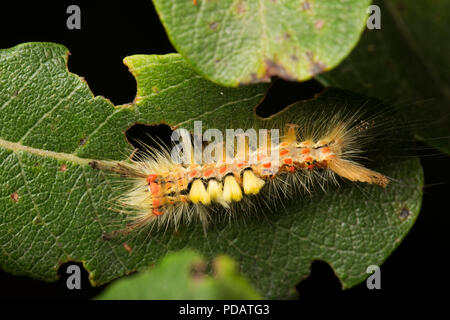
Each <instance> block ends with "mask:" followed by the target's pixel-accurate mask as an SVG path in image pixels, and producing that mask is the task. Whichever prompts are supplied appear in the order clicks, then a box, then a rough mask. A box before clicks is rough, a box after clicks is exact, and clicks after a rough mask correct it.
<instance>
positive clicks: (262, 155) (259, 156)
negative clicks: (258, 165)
mask: <svg viewBox="0 0 450 320" xmlns="http://www.w3.org/2000/svg"><path fill="white" fill-rule="evenodd" d="M265 157H266V156H265V155H264V154H258V156H257V159H258V161H261V160H262V159H264V158H265Z"/></svg>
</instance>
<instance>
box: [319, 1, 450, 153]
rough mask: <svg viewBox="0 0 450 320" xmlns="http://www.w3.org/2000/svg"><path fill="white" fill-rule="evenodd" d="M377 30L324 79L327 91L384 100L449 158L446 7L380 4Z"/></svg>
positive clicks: (439, 3)
mask: <svg viewBox="0 0 450 320" xmlns="http://www.w3.org/2000/svg"><path fill="white" fill-rule="evenodd" d="M375 4H376V5H378V6H379V7H380V11H381V13H382V20H381V30H366V32H365V33H364V34H363V36H362V38H361V41H360V42H359V43H358V46H357V47H356V48H355V50H354V51H353V52H352V53H351V54H350V55H349V57H348V58H347V59H346V60H344V62H343V63H342V64H341V65H339V66H338V67H337V68H336V69H334V70H333V71H331V72H329V73H325V74H322V75H320V76H318V78H317V79H318V80H319V81H320V82H321V83H323V84H324V85H326V86H333V87H340V88H345V89H348V90H352V91H354V92H359V93H362V94H365V95H368V96H374V97H377V98H379V99H384V100H385V101H387V102H389V103H390V104H392V105H396V106H399V107H401V108H402V111H403V113H404V114H405V115H407V116H409V117H410V118H411V120H413V121H414V122H417V121H420V122H421V123H419V124H417V123H415V127H416V134H417V137H418V138H419V139H420V140H423V141H425V142H426V143H428V144H430V145H432V146H434V147H436V148H439V149H440V150H442V151H443V152H446V153H447V154H450V114H449V112H448V106H449V103H450V90H449V84H450V82H449V81H450V77H449V72H448V70H449V69H450V58H449V55H448V52H449V50H450V41H449V33H448V21H449V20H450V1H408V0H382V1H381V0H379V1H376V2H375Z"/></svg>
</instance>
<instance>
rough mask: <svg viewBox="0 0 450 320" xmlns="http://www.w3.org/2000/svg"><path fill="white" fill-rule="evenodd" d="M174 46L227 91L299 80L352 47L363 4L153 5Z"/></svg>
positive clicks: (292, 0)
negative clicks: (273, 81)
mask: <svg viewBox="0 0 450 320" xmlns="http://www.w3.org/2000/svg"><path fill="white" fill-rule="evenodd" d="M153 3H154V4H155V7H156V10H157V12H158V14H159V17H160V19H161V21H162V23H163V25H164V27H165V28H166V31H167V34H168V36H169V38H170V40H171V41H172V43H173V45H174V47H175V48H176V49H177V50H178V52H180V53H181V54H182V55H183V56H184V57H185V58H186V59H187V60H188V61H189V63H191V65H192V66H193V67H194V68H195V69H196V70H197V71H198V72H199V73H200V74H202V75H203V76H204V77H206V78H208V79H210V80H212V81H214V82H216V83H219V84H222V85H226V86H238V85H239V84H248V83H255V82H266V81H269V80H270V77H272V76H279V77H282V78H285V79H288V80H306V79H309V78H311V77H312V76H314V75H316V74H318V73H321V72H324V71H326V70H330V69H332V68H333V67H334V66H336V65H337V64H338V63H339V62H340V61H341V60H342V59H344V58H345V57H346V56H347V54H349V52H350V51H351V49H352V48H353V47H354V46H355V45H356V43H357V41H358V39H359V36H360V34H361V32H362V30H363V28H364V26H365V22H366V16H367V13H366V11H367V7H368V5H369V4H370V0H348V1H315V0H277V1H274V0H261V1H242V0H221V1H185V0H182V1H180V0H178V1H165V0H153Z"/></svg>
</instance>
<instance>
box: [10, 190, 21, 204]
mask: <svg viewBox="0 0 450 320" xmlns="http://www.w3.org/2000/svg"><path fill="white" fill-rule="evenodd" d="M19 198H20V197H19V194H18V193H17V192H13V193H11V199H12V200H13V201H14V202H16V203H17V202H19Z"/></svg>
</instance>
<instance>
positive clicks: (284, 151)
mask: <svg viewBox="0 0 450 320" xmlns="http://www.w3.org/2000/svg"><path fill="white" fill-rule="evenodd" d="M288 153H289V150H286V149H284V150H281V151H280V156H285V155H287V154H288Z"/></svg>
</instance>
